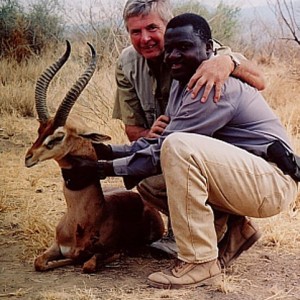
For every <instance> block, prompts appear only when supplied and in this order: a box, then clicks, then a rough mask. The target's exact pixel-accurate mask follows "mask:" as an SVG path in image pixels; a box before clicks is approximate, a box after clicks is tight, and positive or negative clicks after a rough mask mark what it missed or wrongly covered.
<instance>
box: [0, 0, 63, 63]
mask: <svg viewBox="0 0 300 300" xmlns="http://www.w3.org/2000/svg"><path fill="white" fill-rule="evenodd" d="M61 19H62V18H61V16H60V14H59V4H58V1H57V0H50V1H46V0H42V1H37V2H36V3H35V4H32V5H31V6H30V7H29V9H28V11H25V9H24V8H23V7H22V6H21V5H20V3H19V2H18V0H1V2H0V46H1V47H0V58H3V57H5V58H13V59H15V60H16V61H17V62H21V61H23V60H26V59H28V58H29V57H30V56H32V55H33V54H40V53H41V52H42V51H43V50H45V48H46V47H48V46H49V44H53V43H54V42H56V41H57V40H58V39H60V38H61V36H62V32H63V25H62V22H61Z"/></svg>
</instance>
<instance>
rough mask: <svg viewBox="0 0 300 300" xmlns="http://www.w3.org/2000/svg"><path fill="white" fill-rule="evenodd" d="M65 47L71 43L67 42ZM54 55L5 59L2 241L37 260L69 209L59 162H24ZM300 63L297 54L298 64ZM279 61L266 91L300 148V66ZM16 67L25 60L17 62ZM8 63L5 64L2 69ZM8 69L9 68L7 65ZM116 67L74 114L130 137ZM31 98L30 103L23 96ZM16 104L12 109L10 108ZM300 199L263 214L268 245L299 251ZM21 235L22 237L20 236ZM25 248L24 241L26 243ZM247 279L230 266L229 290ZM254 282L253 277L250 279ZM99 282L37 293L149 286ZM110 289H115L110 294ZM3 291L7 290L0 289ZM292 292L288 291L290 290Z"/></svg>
mask: <svg viewBox="0 0 300 300" xmlns="http://www.w3.org/2000/svg"><path fill="white" fill-rule="evenodd" d="M60 50H62V51H58V52H63V47H62V49H60ZM86 51H87V47H86V46H85V45H81V47H77V45H74V53H73V54H72V58H71V59H70V61H69V62H68V64H67V66H66V68H63V70H61V72H60V73H59V74H58V76H57V78H56V79H55V80H54V81H53V83H52V84H51V86H50V88H49V100H48V102H49V106H50V110H51V111H52V112H54V111H55V109H56V107H57V106H58V104H59V102H60V101H61V99H62V98H63V97H64V95H65V93H66V92H67V90H68V89H69V88H70V85H71V84H72V83H73V82H74V81H75V79H76V78H77V76H79V74H81V72H82V71H83V69H84V68H85V55H86ZM52 60H53V55H51V56H49V57H47V58H45V59H41V60H36V61H35V63H34V64H29V65H26V66H25V65H24V66H23V67H22V66H18V67H17V66H15V65H13V64H10V63H7V62H5V61H1V63H0V74H2V75H1V76H4V75H3V74H5V78H4V79H3V77H1V84H2V86H1V87H0V88H1V96H2V97H1V100H0V112H1V113H2V115H1V120H0V161H1V162H2V163H1V166H0V186H1V189H0V216H1V218H0V228H1V229H0V246H1V247H7V246H9V247H11V246H12V247H19V248H20V250H19V251H18V252H17V255H18V258H19V259H20V260H21V261H23V262H25V261H26V262H28V261H29V262H32V260H33V258H34V257H35V256H36V255H37V254H38V253H41V251H42V250H44V249H45V248H46V247H48V246H49V245H50V243H51V241H52V239H53V237H54V228H55V225H56V224H57V222H58V220H59V219H60V217H61V216H62V214H63V213H64V211H65V201H64V198H63V195H62V189H61V175H60V171H59V169H58V167H57V165H56V164H55V163H54V162H52V161H49V162H46V163H44V164H41V165H40V166H39V165H38V166H36V167H34V169H26V168H25V167H24V156H25V152H26V150H27V148H28V146H29V145H30V143H32V141H34V139H35V137H36V130H37V122H36V121H35V120H33V118H20V117H19V115H20V111H22V109H20V108H19V107H21V106H22V105H23V106H24V107H25V106H26V107H27V109H28V110H30V111H31V112H32V109H33V98H34V95H33V86H34V82H35V80H36V78H37V77H38V75H39V74H40V72H41V71H42V70H43V69H44V68H45V67H46V66H47V65H49V63H50V62H52ZM296 65H299V62H298V63H297V62H296V61H295V66H296ZM295 66H294V67H292V66H289V65H286V64H284V63H283V62H279V61H276V62H274V61H273V63H272V64H266V65H263V66H262V67H263V69H264V71H265V73H266V76H267V80H268V88H267V89H266V90H265V91H264V92H263V94H264V95H265V97H266V98H267V100H268V102H269V103H270V105H271V106H272V107H273V109H274V110H275V111H276V112H277V114H278V115H279V117H280V118H281V120H282V122H283V124H284V125H285V126H286V128H287V130H288V132H289V135H290V137H291V139H292V142H293V145H294V147H295V149H296V151H297V152H298V153H300V136H299V131H300V128H299V116H300V104H299V99H298V95H299V94H300V85H299V79H300V73H299V71H298V70H299V68H296V67H295ZM14 68H18V69H16V70H13V69H14ZM1 70H2V71H1ZM4 70H6V71H7V72H3V71H4ZM113 71H114V70H113V68H111V67H107V66H105V65H102V66H101V63H100V67H99V69H98V70H97V71H96V73H95V75H94V77H93V79H92V80H91V82H90V84H89V85H88V87H87V89H86V90H85V91H84V93H83V94H82V96H81V97H80V99H78V103H76V105H75V107H74V110H73V111H72V112H71V114H74V115H75V114H76V115H80V116H82V117H83V118H84V119H86V121H87V123H88V125H89V126H90V127H91V128H94V129H96V130H99V131H101V132H102V133H106V134H109V135H111V136H112V138H113V143H124V142H127V139H126V137H125V135H124V130H123V126H122V124H121V123H120V122H118V121H115V120H111V113H112V106H113V91H114V89H115V83H114V76H113ZM22 103H24V104H22ZM8 107H9V109H7V108H8ZM106 184H112V185H121V184H122V183H121V180H116V179H110V180H107V181H106V182H104V185H106ZM296 204H297V205H296V207H295V208H293V209H291V210H290V211H289V212H288V213H285V214H281V215H279V216H275V217H273V218H268V219H265V220H258V222H259V223H260V224H261V226H262V228H263V230H264V237H263V242H262V243H263V245H264V247H270V248H272V249H276V251H278V252H284V251H286V252H289V251H295V250H296V248H297V247H299V244H300V236H299V230H298V228H299V224H300V213H299V208H300V198H299V197H298V200H297V203H296ZM20 242H21V243H20ZM19 248H18V249H19ZM243 280H245V279H242V278H240V277H239V276H238V275H234V274H228V275H227V276H226V280H225V286H224V292H225V293H226V292H228V293H232V292H234V291H239V286H240V285H241V284H242V285H243ZM249 285H251V283H249ZM27 292H28V291H27V290H26V289H21V290H17V291H16V292H15V296H18V295H19V294H21V295H22V294H26V293H27ZM102 292H103V291H102V290H101V289H98V288H89V287H88V288H84V289H83V288H77V287H76V286H74V288H73V289H72V291H70V290H58V291H53V292H41V293H40V294H39V295H38V297H37V298H36V299H43V300H50V299H53V300H56V299H70V297H71V298H72V299H75V300H77V299H123V300H124V299H139V298H140V296H139V295H140V294H141V293H142V291H141V290H139V288H135V287H132V288H130V287H128V286H126V287H114V288H112V289H111V290H110V291H108V290H106V291H105V293H104V295H105V297H104V298H102V296H101V294H102ZM109 295H110V296H109ZM0 296H1V295H0ZM187 297H189V292H186V291H176V292H173V291H157V292H155V294H153V297H151V296H149V295H148V297H147V299H184V298H187ZM285 297H286V298H285ZM268 299H289V291H282V290H276V289H275V290H274V295H273V297H271V298H268Z"/></svg>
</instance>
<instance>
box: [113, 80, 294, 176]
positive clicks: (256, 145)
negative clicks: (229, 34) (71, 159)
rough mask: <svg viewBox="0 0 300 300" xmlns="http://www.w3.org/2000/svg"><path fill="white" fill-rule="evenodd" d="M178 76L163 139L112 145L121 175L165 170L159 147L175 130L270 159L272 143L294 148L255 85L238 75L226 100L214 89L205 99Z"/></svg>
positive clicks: (226, 86) (228, 84)
mask: <svg viewBox="0 0 300 300" xmlns="http://www.w3.org/2000/svg"><path fill="white" fill-rule="evenodd" d="M203 91H204V89H202V90H201V91H200V93H199V94H198V96H197V98H195V99H192V98H191V92H188V91H187V90H186V87H182V86H181V85H180V83H179V82H178V81H176V80H174V81H173V83H172V87H171V91H170V98H169V103H168V106H167V108H166V113H165V114H166V115H168V116H169V117H170V119H171V120H170V123H169V124H168V126H167V127H166V129H165V131H164V132H163V134H162V135H161V136H160V137H159V138H154V139H148V138H140V139H139V140H137V141H136V142H133V143H131V144H130V145H112V149H113V152H114V155H115V157H117V158H116V159H115V160H114V161H113V166H114V171H115V173H116V174H117V175H122V176H123V175H133V176H145V177H147V176H151V175H154V174H157V173H159V172H160V149H161V146H162V143H163V141H164V139H165V138H166V137H167V136H168V135H169V134H172V133H173V132H188V133H196V134H201V135H206V136H210V137H213V138H216V139H220V140H222V141H225V142H228V143H230V144H233V145H235V146H237V147H240V148H243V149H245V150H247V151H249V152H251V153H253V154H255V155H259V156H261V157H265V158H266V153H267V147H268V146H269V145H270V144H271V143H272V142H274V141H275V140H280V141H282V142H283V144H285V145H286V147H287V148H289V149H291V146H290V142H289V139H288V136H287V133H286V130H285V128H284V127H283V126H282V124H281V123H280V121H279V119H278V117H277V116H276V115H275V114H274V112H273V111H272V109H271V108H270V106H269V105H268V104H267V102H266V101H265V99H264V98H263V96H262V95H261V94H260V93H259V92H258V91H257V90H256V89H255V88H253V87H251V86H249V85H248V84H246V83H243V82H242V81H240V80H238V79H235V78H233V77H230V78H228V80H227V81H226V82H225V84H224V86H223V88H222V93H221V99H220V101H219V102H218V103H215V102H214V101H213V94H214V91H212V92H211V93H210V95H209V97H208V99H207V101H206V102H205V103H201V102H200V99H201V97H202V94H203Z"/></svg>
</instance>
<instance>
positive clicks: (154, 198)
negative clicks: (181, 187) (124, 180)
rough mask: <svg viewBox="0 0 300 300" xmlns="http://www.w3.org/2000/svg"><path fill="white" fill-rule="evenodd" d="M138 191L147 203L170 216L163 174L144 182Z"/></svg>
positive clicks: (138, 187)
mask: <svg viewBox="0 0 300 300" xmlns="http://www.w3.org/2000/svg"><path fill="white" fill-rule="evenodd" d="M137 190H138V192H139V193H140V195H141V196H142V198H143V199H144V200H145V201H146V202H148V203H149V204H150V205H152V206H154V207H155V208H157V209H158V210H160V211H161V212H163V213H164V214H167V215H168V211H169V210H168V200H167V192H166V184H165V180H164V177H163V175H162V174H160V175H156V176H151V177H148V178H146V179H144V180H142V181H141V182H140V183H139V185H138V186H137Z"/></svg>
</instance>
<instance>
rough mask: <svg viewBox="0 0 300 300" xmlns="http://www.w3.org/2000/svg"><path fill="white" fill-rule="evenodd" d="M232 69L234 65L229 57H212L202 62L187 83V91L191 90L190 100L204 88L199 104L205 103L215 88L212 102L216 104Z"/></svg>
mask: <svg viewBox="0 0 300 300" xmlns="http://www.w3.org/2000/svg"><path fill="white" fill-rule="evenodd" d="M233 68H234V65H233V62H232V60H231V58H230V56H229V55H220V56H214V57H212V58H210V59H208V60H205V61H203V62H202V63H201V65H200V66H199V67H198V69H197V70H196V73H195V74H194V75H193V76H192V77H191V79H190V81H189V83H188V89H189V90H193V91H192V98H195V97H196V96H197V94H198V93H199V91H200V89H201V88H202V87H203V86H205V89H204V93H203V95H202V98H201V102H205V101H206V100H207V97H208V95H209V93H210V91H211V90H212V88H213V87H214V86H215V94H214V101H215V102H218V101H219V99H220V97H221V88H222V86H223V84H224V82H225V81H226V79H227V78H228V77H229V76H230V74H231V72H232V71H233Z"/></svg>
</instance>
